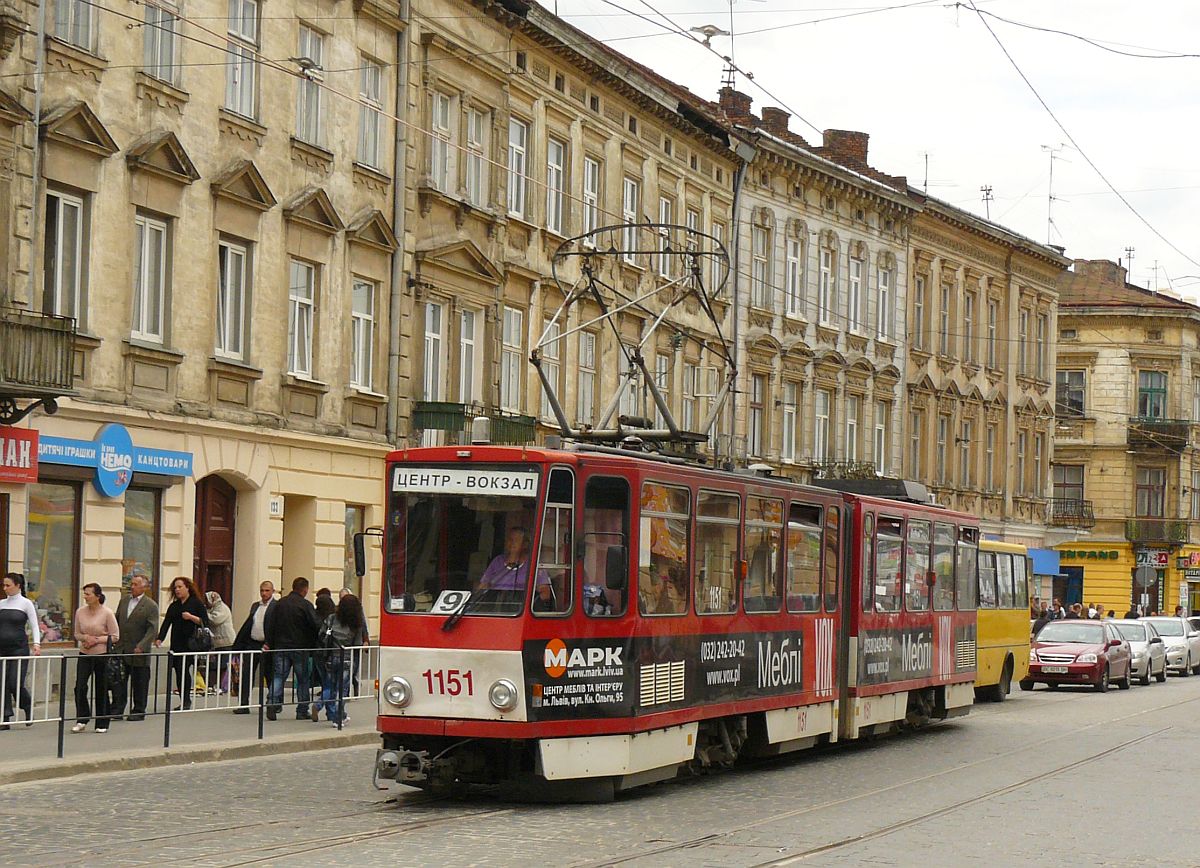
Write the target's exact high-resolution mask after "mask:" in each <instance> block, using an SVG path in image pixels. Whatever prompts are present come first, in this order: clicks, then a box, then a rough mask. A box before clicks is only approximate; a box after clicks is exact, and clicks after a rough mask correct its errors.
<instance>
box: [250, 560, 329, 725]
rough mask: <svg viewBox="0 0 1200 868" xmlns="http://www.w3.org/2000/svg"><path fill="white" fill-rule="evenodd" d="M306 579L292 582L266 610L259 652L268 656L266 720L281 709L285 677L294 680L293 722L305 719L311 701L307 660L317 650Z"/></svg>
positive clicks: (315, 626) (312, 613)
mask: <svg viewBox="0 0 1200 868" xmlns="http://www.w3.org/2000/svg"><path fill="white" fill-rule="evenodd" d="M307 597H308V579H306V578H304V577H303V576H300V577H297V578H296V579H294V580H292V592H291V593H290V594H288V595H287V596H286V597H284V598H283V599H282V600H280V601H279V602H278V603H276V604H275V605H273V606H271V608H270V609H268V610H267V616H266V622H265V624H264V629H265V632H266V637H267V641H266V643H265V644H264V645H263V650H264V651H266V650H270V651H272V652H274V653H273V654H272V655H271V656H272V661H271V662H272V668H273V671H272V677H271V696H270V698H269V699H268V700H267V701H268V702H269V703H270V704H269V705H268V706H267V719H268V720H274V719H275V716H276V715H277V714H278V713H279V712H280V711H282V710H283V685H284V683H285V682H286V681H287V679H288V676H289V675H291V674H293V673H294V674H295V677H296V720H308V719H309V717H308V704H309V702H310V701H311V699H312V695H311V693H310V682H309V677H308V661H309V657H310V656H311V655H312V651H313V649H315V648H316V647H317V632H318V630H319V629H320V625H319V624H318V623H317V610H316V609H314V608H313V604H312V603H310V602H309V601H308V599H307Z"/></svg>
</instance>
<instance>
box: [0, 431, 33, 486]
mask: <svg viewBox="0 0 1200 868" xmlns="http://www.w3.org/2000/svg"><path fill="white" fill-rule="evenodd" d="M37 474H38V432H37V431H35V430H33V429H32V428H10V427H8V426H7V425H0V482H37Z"/></svg>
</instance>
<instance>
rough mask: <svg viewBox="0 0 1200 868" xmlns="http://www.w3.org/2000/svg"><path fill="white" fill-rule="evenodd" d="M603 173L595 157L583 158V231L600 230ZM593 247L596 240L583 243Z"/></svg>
mask: <svg viewBox="0 0 1200 868" xmlns="http://www.w3.org/2000/svg"><path fill="white" fill-rule="evenodd" d="M602 177H603V173H602V170H601V165H600V161H599V160H598V159H596V158H595V157H584V158H583V231H584V232H585V233H587V232H594V231H595V230H597V229H599V228H600V184H601V178H602ZM585 243H586V244H587V245H588V246H589V247H594V246H595V244H596V240H595V239H594V238H588V239H587V241H586V242H585Z"/></svg>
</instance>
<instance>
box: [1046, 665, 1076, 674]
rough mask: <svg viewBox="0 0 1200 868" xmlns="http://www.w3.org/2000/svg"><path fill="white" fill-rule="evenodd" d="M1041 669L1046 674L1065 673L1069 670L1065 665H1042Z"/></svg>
mask: <svg viewBox="0 0 1200 868" xmlns="http://www.w3.org/2000/svg"><path fill="white" fill-rule="evenodd" d="M1042 671H1043V672H1045V673H1046V674H1047V675H1066V674H1067V673H1068V672H1070V671H1071V670H1069V669H1068V668H1067V667H1066V666H1043V667H1042Z"/></svg>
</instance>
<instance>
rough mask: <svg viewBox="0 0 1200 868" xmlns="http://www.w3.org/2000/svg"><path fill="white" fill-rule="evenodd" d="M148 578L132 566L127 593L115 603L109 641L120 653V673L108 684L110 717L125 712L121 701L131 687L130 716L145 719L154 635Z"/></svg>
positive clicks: (154, 610)
mask: <svg viewBox="0 0 1200 868" xmlns="http://www.w3.org/2000/svg"><path fill="white" fill-rule="evenodd" d="M149 588H150V580H149V579H148V578H147V577H146V575H145V574H144V573H142V572H141V571H140V570H136V568H135V572H134V574H133V577H132V578H131V579H130V580H129V593H128V594H127V595H126V596H123V597H121V601H120V602H119V603H117V632H118V634H119V638H118V639H117V641H116V642H114V643H113V653H114V654H122V655H127V656H124V657H121V658H120V659H121V662H122V664H123V665H122V667H121V668H122V670H123V675H122V677H121V679H120V680H119V681H118V682H117V683H115V684H110V685H109V686H110V688H111V690H112V699H111V701H110V703H109V711H111V712H113V717H112V719H113V720H120V719H121V715H122V714H124V713H125V701H126V699H127V698H129V696H130V690H129V688H130V686H132V687H133V690H132V702H131V703H130V706H129V719H130V720H145V719H146V702H147V699H148V697H149V693H150V655H149V652H150V649H151V648H152V647H153V645H154V637H155V636H156V635H158V604H157V603H155V602H154V600H152V599H150V595H149V594H148V593H146V591H148V590H149Z"/></svg>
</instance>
